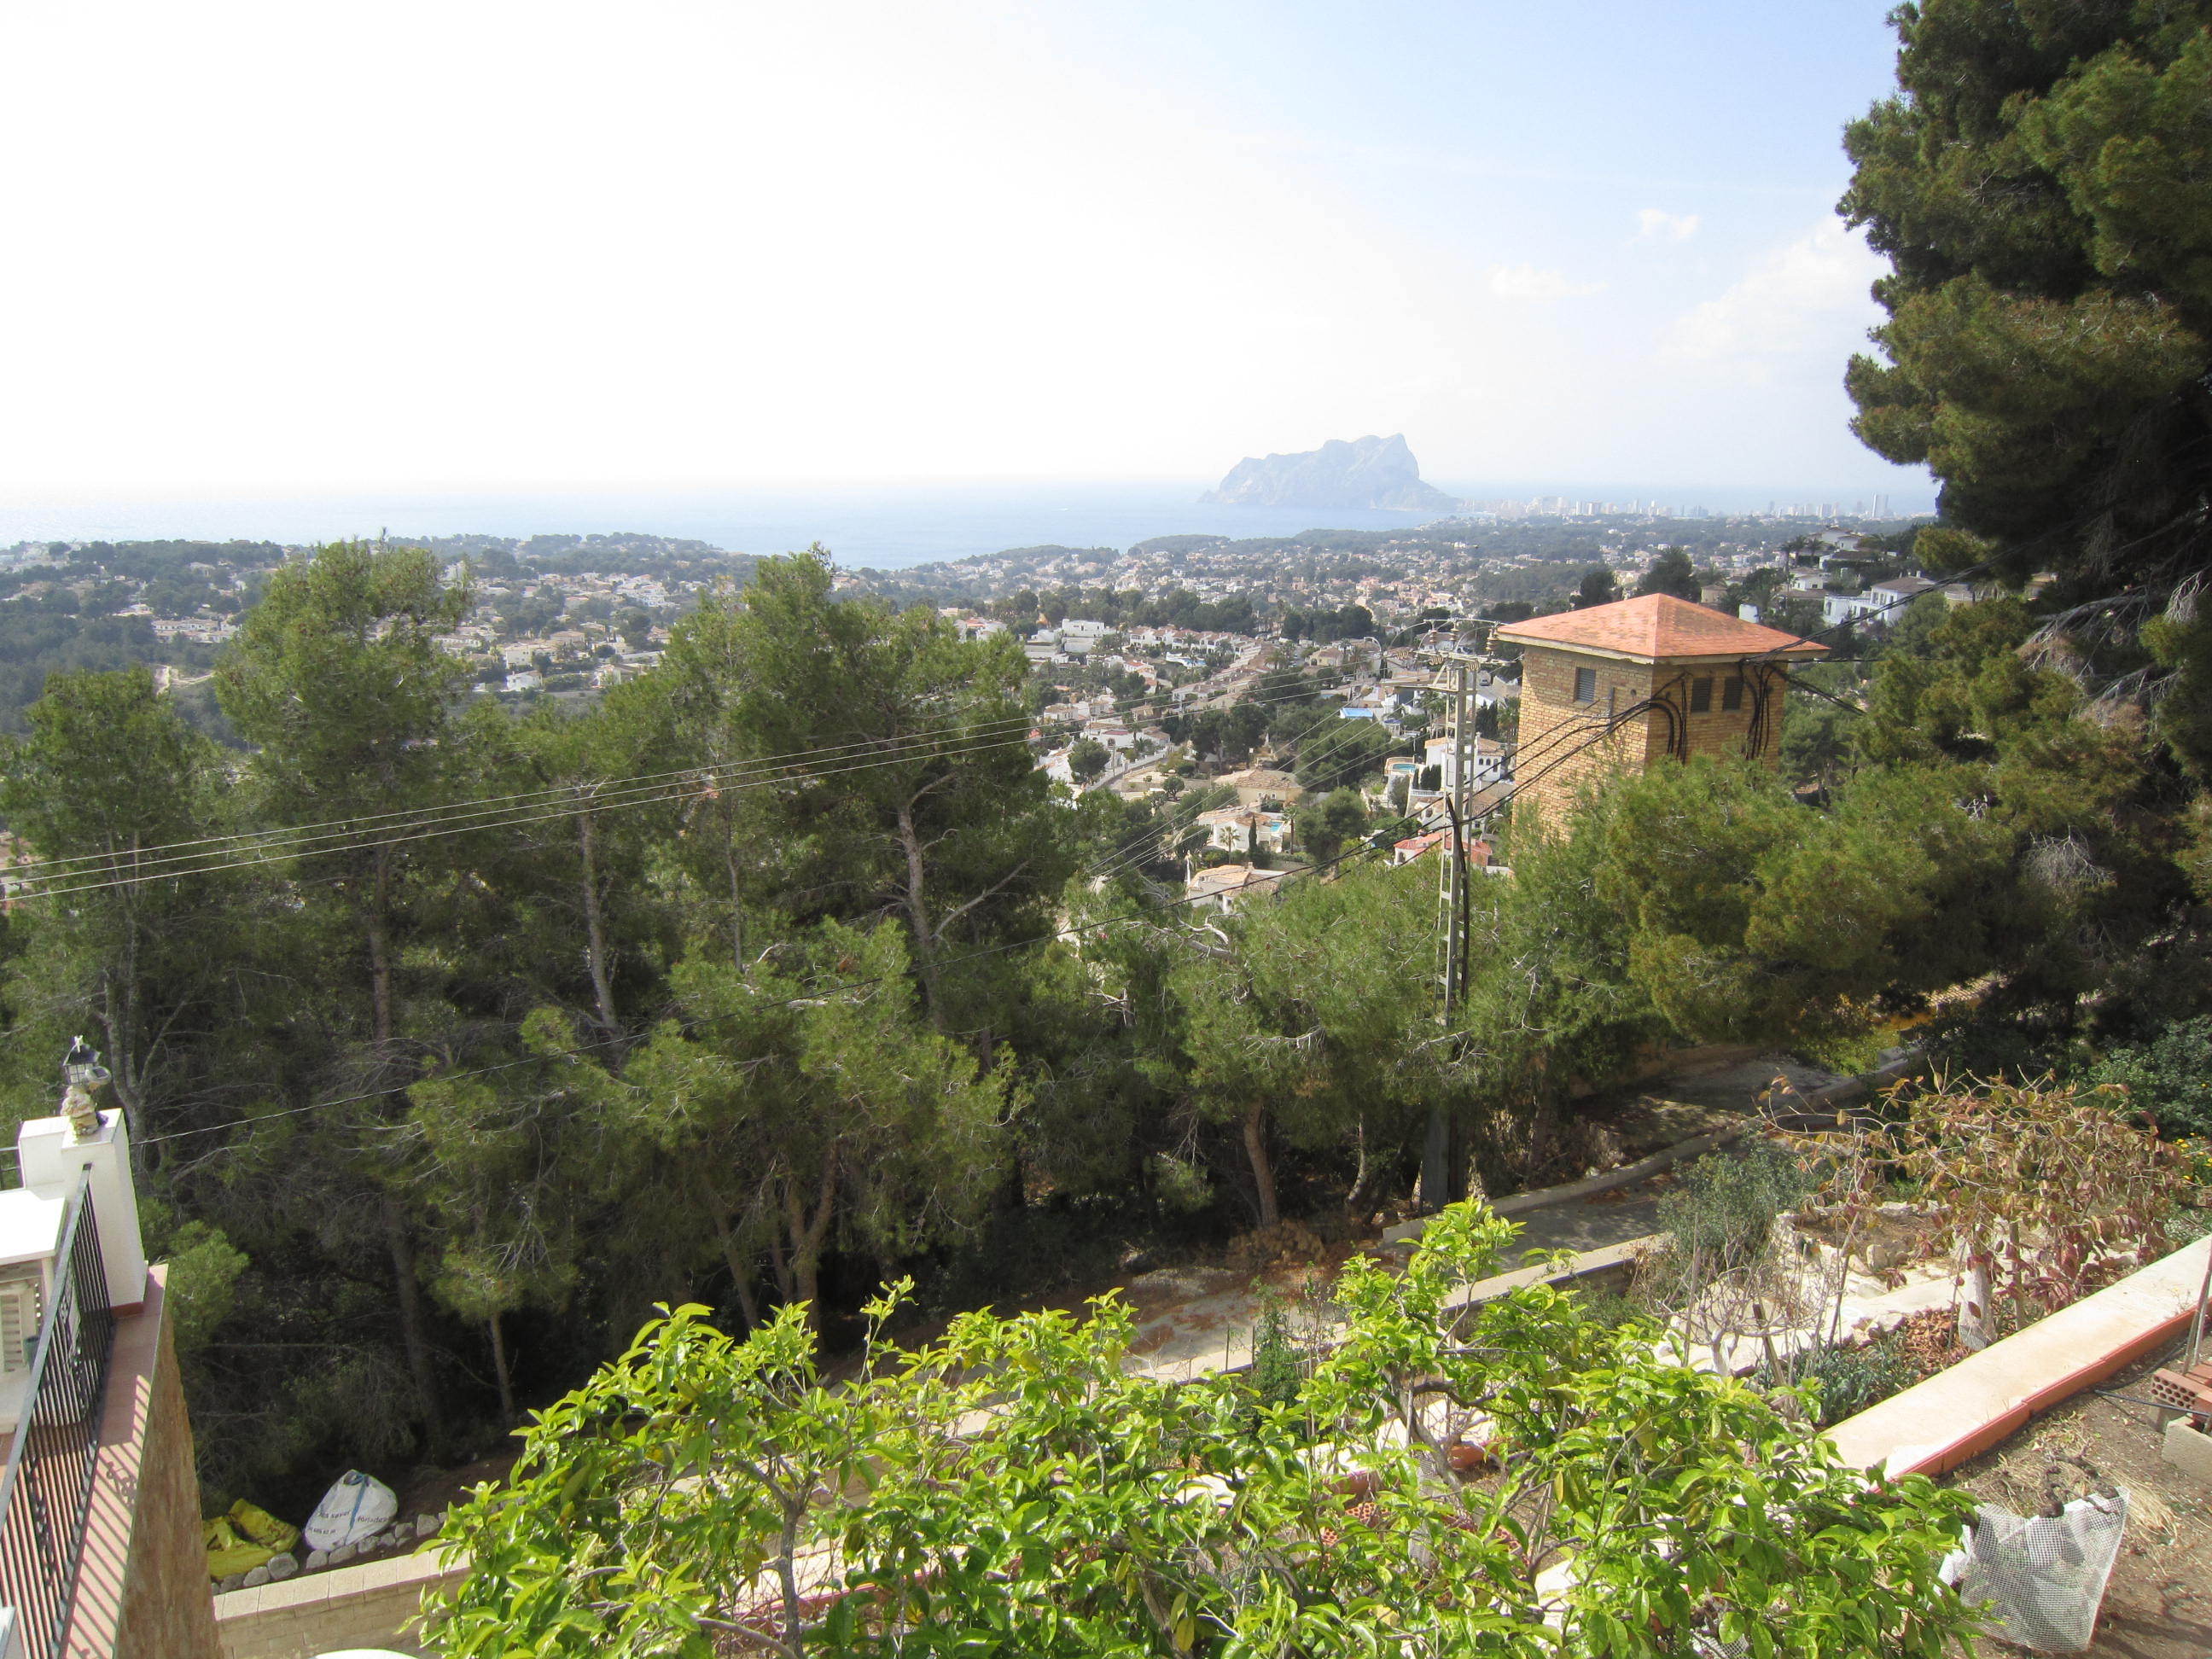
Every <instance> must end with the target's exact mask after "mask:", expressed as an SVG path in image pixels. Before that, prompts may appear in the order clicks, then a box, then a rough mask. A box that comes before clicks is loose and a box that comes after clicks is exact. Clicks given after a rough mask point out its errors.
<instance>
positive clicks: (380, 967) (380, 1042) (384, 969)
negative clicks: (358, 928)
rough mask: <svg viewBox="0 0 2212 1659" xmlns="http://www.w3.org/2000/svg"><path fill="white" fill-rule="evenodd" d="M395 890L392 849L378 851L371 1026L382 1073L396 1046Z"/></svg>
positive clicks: (372, 895)
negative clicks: (389, 913)
mask: <svg viewBox="0 0 2212 1659" xmlns="http://www.w3.org/2000/svg"><path fill="white" fill-rule="evenodd" d="M391 888H392V849H391V848H388V847H380V848H377V849H376V874H375V878H374V881H373V882H372V883H371V884H370V890H369V901H368V919H367V922H366V924H365V926H366V931H367V933H368V1003H369V1018H370V1023H371V1024H372V1026H373V1028H374V1031H375V1034H376V1063H377V1066H378V1068H379V1069H380V1070H381V1069H382V1067H383V1066H384V1064H385V1062H386V1060H388V1059H390V1057H391V1056H390V1054H389V1052H388V1051H389V1049H390V1048H391V1044H392V939H391V934H390V932H389V929H388V927H387V924H386V919H385V914H384V907H385V902H386V896H387V894H389V892H390V891H391Z"/></svg>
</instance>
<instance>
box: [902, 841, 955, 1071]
mask: <svg viewBox="0 0 2212 1659" xmlns="http://www.w3.org/2000/svg"><path fill="white" fill-rule="evenodd" d="M898 838H899V846H900V847H901V848H903V849H904V850H905V853H906V914H907V919H908V921H910V922H911V923H912V924H913V926H914V963H915V968H916V969H919V970H920V972H921V1000H922V1003H923V1005H924V1006H925V1007H926V1008H927V1010H928V1012H929V1024H930V1028H931V1029H932V1030H936V1031H940V1032H941V1031H942V1030H944V1029H945V1009H944V998H943V997H942V996H941V995H940V994H939V986H938V981H937V937H936V935H935V934H934V933H933V932H932V931H931V930H930V926H929V905H928V902H927V898H926V896H925V887H924V882H925V879H926V872H925V866H923V864H922V858H921V835H920V834H919V833H918V832H917V831H916V830H915V827H914V809H913V807H912V806H911V805H909V804H908V803H907V802H905V801H901V802H900V803H899V808H898Z"/></svg>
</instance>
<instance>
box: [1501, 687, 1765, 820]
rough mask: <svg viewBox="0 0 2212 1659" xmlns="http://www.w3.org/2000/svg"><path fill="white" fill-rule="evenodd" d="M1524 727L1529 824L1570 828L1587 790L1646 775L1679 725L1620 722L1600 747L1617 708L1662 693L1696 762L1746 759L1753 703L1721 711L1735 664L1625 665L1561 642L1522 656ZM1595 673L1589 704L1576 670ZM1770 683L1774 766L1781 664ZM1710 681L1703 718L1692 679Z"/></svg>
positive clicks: (1521, 762)
mask: <svg viewBox="0 0 2212 1659" xmlns="http://www.w3.org/2000/svg"><path fill="white" fill-rule="evenodd" d="M1521 665H1522V666H1521V731H1520V738H1519V742H1518V745H1517V750H1516V757H1515V761H1514V780H1515V784H1516V788H1515V792H1514V799H1515V801H1516V805H1517V806H1518V807H1519V808H1521V809H1522V810H1521V811H1519V812H1517V813H1516V816H1518V817H1521V818H1522V822H1523V823H1526V822H1527V821H1528V816H1529V814H1528V811H1527V809H1528V808H1529V807H1532V806H1533V808H1534V816H1535V817H1538V818H1539V819H1541V821H1542V822H1543V823H1547V824H1552V825H1555V826H1556V825H1558V824H1560V823H1564V822H1565V820H1566V818H1567V817H1568V816H1569V815H1570V814H1571V812H1572V811H1573V809H1574V806H1575V803H1576V801H1577V799H1579V797H1580V796H1581V794H1582V792H1583V789H1584V788H1585V787H1592V786H1595V785H1599V784H1601V783H1602V782H1603V781H1604V780H1605V779H1607V777H1610V776H1613V775H1615V774H1618V773H1621V772H1630V771H1636V772H1640V771H1643V770H1644V769H1646V768H1647V767H1649V766H1650V765H1651V764H1653V763H1655V762H1656V761H1659V760H1661V759H1663V758H1664V757H1666V756H1667V754H1668V737H1669V735H1670V732H1671V729H1672V728H1671V726H1670V723H1669V722H1668V719H1667V717H1666V716H1665V715H1664V714H1661V713H1659V712H1658V711H1657V710H1656V709H1652V710H1647V711H1646V712H1644V713H1643V714H1638V715H1634V716H1632V717H1631V718H1629V719H1628V720H1624V721H1622V722H1621V724H1620V727H1619V728H1618V729H1617V730H1616V731H1615V732H1613V734H1612V735H1611V736H1610V737H1607V738H1602V739H1601V740H1599V741H1596V742H1591V741H1590V739H1591V738H1595V737H1596V735H1597V733H1598V732H1600V731H1601V729H1602V726H1603V724H1604V722H1605V720H1606V719H1607V714H1608V712H1609V711H1618V710H1620V709H1625V708H1630V707H1631V706H1632V705H1633V704H1635V703H1638V702H1643V701H1644V700H1645V699H1647V698H1650V697H1653V696H1655V695H1656V696H1660V697H1662V698H1663V699H1664V700H1665V701H1666V702H1669V703H1671V704H1672V705H1674V708H1677V709H1679V710H1681V711H1684V712H1683V718H1684V719H1686V721H1687V724H1688V727H1689V750H1690V753H1691V754H1692V755H1693V756H1696V755H1713V756H1729V755H1741V754H1743V753H1744V752H1745V740H1746V738H1747V737H1748V735H1749V733H1750V731H1751V721H1752V714H1753V705H1754V702H1755V701H1756V700H1755V699H1754V698H1753V696H1752V695H1751V692H1752V688H1751V687H1749V686H1746V688H1745V691H1744V696H1743V700H1742V704H1741V707H1740V708H1735V709H1726V708H1723V707H1722V703H1723V701H1724V696H1723V685H1724V684H1725V683H1726V681H1727V680H1728V679H1729V677H1730V676H1731V675H1733V674H1734V673H1735V668H1734V667H1733V666H1732V665H1694V666H1692V665H1676V664H1669V663H1666V662H1660V663H1657V664H1650V665H1647V664H1644V663H1634V662H1623V661H1620V660H1619V659H1616V658H1611V657H1601V656H1595V655H1590V654H1588V653H1583V652H1580V651H1573V650H1568V649H1564V648H1562V647H1556V646H1534V645H1532V646H1529V647H1526V648H1525V649H1524V650H1523V652H1522V659H1521ZM1578 668H1588V669H1591V670H1594V671H1595V673H1596V676H1597V696H1596V697H1595V700H1594V701H1592V702H1588V703H1578V702H1576V701H1575V700H1574V692H1575V671H1576V670H1577V669H1578ZM1763 672H1764V674H1765V678H1766V684H1767V686H1768V697H1769V702H1768V708H1767V720H1766V740H1765V748H1764V750H1763V751H1762V753H1761V755H1760V758H1761V759H1763V760H1764V761H1765V763H1767V764H1768V765H1770V766H1771V765H1773V764H1774V763H1775V762H1776V759H1777V751H1778V747H1779V744H1780V739H1781V731H1782V696H1783V687H1784V680H1783V677H1782V671H1781V670H1780V669H1779V668H1778V667H1769V668H1766V669H1765V670H1764V671H1763ZM1705 675H1710V676H1711V677H1712V681H1713V688H1712V704H1711V708H1710V709H1709V710H1708V711H1707V712H1706V713H1704V714H1688V713H1687V712H1686V711H1687V710H1688V708H1689V706H1690V686H1689V682H1690V680H1692V679H1693V678H1699V677H1701V676H1705Z"/></svg>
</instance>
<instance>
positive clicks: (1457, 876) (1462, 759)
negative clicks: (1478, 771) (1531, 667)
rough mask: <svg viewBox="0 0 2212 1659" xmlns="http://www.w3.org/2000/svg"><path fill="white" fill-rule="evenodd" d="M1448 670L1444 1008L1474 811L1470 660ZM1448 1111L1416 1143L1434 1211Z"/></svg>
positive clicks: (1453, 1170)
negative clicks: (1448, 748) (1447, 837)
mask: <svg viewBox="0 0 2212 1659" xmlns="http://www.w3.org/2000/svg"><path fill="white" fill-rule="evenodd" d="M1445 661H1446V671H1447V672H1448V673H1449V676H1450V680H1449V691H1448V695H1449V697H1450V700H1451V701H1450V705H1449V712H1448V713H1447V714H1446V715H1445V717H1444V718H1445V720H1446V722H1447V724H1446V726H1445V728H1444V730H1445V733H1446V735H1447V736H1449V738H1451V745H1452V746H1451V764H1450V766H1449V768H1448V769H1447V770H1446V775H1445V776H1444V778H1443V780H1442V781H1443V786H1444V815H1445V819H1446V823H1447V826H1448V828H1447V834H1448V835H1449V840H1448V841H1447V842H1445V844H1444V848H1443V857H1442V858H1441V859H1440V860H1438V861H1437V862H1438V871H1437V902H1438V905H1439V908H1441V909H1442V910H1443V1012H1444V1018H1445V1019H1446V1020H1447V1021H1449V1019H1450V1018H1451V1014H1452V1010H1453V1009H1454V1008H1455V1007H1456V1006H1458V1005H1459V1003H1460V1001H1461V1000H1462V998H1464V997H1465V996H1466V994H1467V987H1468V983H1469V981H1471V979H1472V977H1473V975H1472V973H1471V971H1470V968H1471V964H1470V963H1469V962H1468V945H1469V941H1468V911H1469V909H1470V908H1471V905H1470V902H1469V900H1470V895H1469V893H1468V868H1467V831H1468V825H1469V823H1471V821H1472V819H1473V817H1474V812H1473V807H1474V795H1473V787H1474V676H1475V661H1474V659H1472V658H1469V657H1465V656H1462V655H1460V654H1458V653H1454V654H1453V655H1452V656H1450V657H1449V658H1447V659H1445ZM1454 1127H1455V1126H1454V1125H1453V1123H1452V1121H1451V1115H1450V1114H1449V1112H1447V1111H1446V1110H1445V1109H1443V1105H1442V1104H1441V1103H1434V1104H1431V1106H1430V1108H1429V1121H1428V1133H1427V1136H1426V1138H1425V1140H1424V1141H1423V1143H1422V1147H1421V1208H1422V1210H1423V1212H1425V1213H1427V1214H1431V1215H1433V1214H1435V1213H1436V1212H1437V1211H1438V1210H1441V1209H1443V1207H1444V1206H1446V1205H1447V1204H1449V1203H1451V1202H1453V1201H1454V1200H1455V1199H1457V1198H1458V1196H1459V1191H1458V1188H1459V1164H1460V1159H1459V1156H1458V1152H1459V1149H1458V1148H1457V1147H1456V1146H1454V1144H1453V1143H1454V1142H1455V1140H1456V1139H1458V1137H1457V1136H1456V1135H1455V1134H1454V1133H1452V1131H1453V1128H1454Z"/></svg>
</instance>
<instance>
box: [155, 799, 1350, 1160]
mask: <svg viewBox="0 0 2212 1659" xmlns="http://www.w3.org/2000/svg"><path fill="white" fill-rule="evenodd" d="M1379 850H1380V849H1379V848H1372V847H1369V846H1367V845H1365V844H1364V843H1363V844H1362V845H1360V846H1358V847H1355V848H1347V849H1346V850H1345V851H1344V852H1342V853H1340V854H1338V855H1337V856H1336V857H1335V858H1333V859H1331V860H1328V863H1326V864H1318V865H1314V866H1310V867H1309V868H1307V869H1305V870H1303V871H1300V872H1297V873H1298V874H1299V875H1300V876H1316V875H1320V874H1323V873H1325V872H1328V871H1330V870H1334V869H1335V868H1336V867H1337V866H1339V865H1341V864H1343V863H1345V862H1346V860H1351V859H1354V858H1358V857H1363V856H1367V857H1371V856H1373V855H1374V854H1376V852H1378V851H1379ZM1285 879H1286V880H1287V879H1288V878H1287V877H1286V878H1285ZM1250 885H1251V883H1249V882H1247V883H1245V884H1243V886H1244V887H1249V886H1250ZM1242 890H1243V887H1239V888H1235V889H1231V891H1242ZM1221 896H1222V895H1221V894H1219V893H1186V894H1184V895H1182V896H1181V897H1179V898H1173V899H1169V900H1166V901H1164V902H1159V903H1153V904H1146V905H1139V906H1138V907H1137V908H1138V909H1139V911H1140V912H1144V913H1147V914H1149V913H1152V912H1155V911H1161V910H1171V909H1175V908H1178V907H1180V906H1182V905H1186V904H1200V903H1204V902H1206V901H1207V900H1208V899H1212V898H1218V897H1221ZM1132 919H1133V918H1124V917H1111V916H1109V917H1107V918H1106V919H1104V920H1103V921H1085V922H1075V923H1072V924H1070V925H1069V926H1067V927H1060V928H1055V929H1054V930H1053V931H1052V932H1051V933H1038V934H1036V935H1034V936H1033V937H1031V938H1028V939H1011V940H1008V941H1006V943H1004V944H1000V945H987V946H985V947H984V948H983V949H981V950H979V951H963V952H962V953H961V954H960V955H958V956H957V957H949V958H947V959H945V961H943V962H941V963H939V964H938V965H939V967H941V968H955V967H958V966H960V965H961V964H962V963H969V962H975V961H979V960H981V958H982V957H992V956H1000V955H1003V954H1004V953H1005V952H1006V951H1019V950H1026V949H1028V948H1029V947H1030V946H1031V945H1048V944H1050V943H1051V942H1052V941H1053V940H1054V939H1066V938H1069V937H1071V936H1073V935H1075V934H1079V933H1089V932H1091V931H1093V930H1095V929H1100V928H1104V927H1111V926H1113V925H1114V923H1115V921H1123V920H1132ZM892 977H894V976H893V975H890V974H872V975H869V976H868V977H866V978H865V979H855V980H845V981H840V982H838V983H836V984H833V985H826V986H817V987H814V988H813V989H812V990H811V991H810V992H808V993H807V994H805V995H803V996H796V997H785V998H781V999H780V1000H776V1001H774V1002H763V1003H757V1004H755V1005H753V1006H754V1008H755V1010H757V1011H761V1012H765V1011H767V1010H769V1009H775V1008H791V1007H797V1006H800V1005H802V1004H805V1003H812V1002H818V1001H820V1000H822V999H823V997H825V996H836V995H839V994H843V993H846V992H849V991H862V990H866V989H867V988H868V987H871V986H875V985H881V984H883V983H884V982H885V981H888V980H890V979H891V978H892ZM633 1040H634V1039H633V1038H632V1037H630V1036H627V1035H625V1036H611V1037H602V1038H599V1039H598V1040H597V1041H595V1042H580V1043H577V1044H575V1045H574V1046H573V1047H571V1048H563V1049H562V1050H560V1051H559V1052H558V1053H556V1054H527V1055H525V1056H523V1057H522V1058H520V1059H518V1060H501V1061H500V1062H499V1063H498V1064H497V1065H494V1066H476V1067H473V1068H472V1069H471V1070H469V1071H465V1072H445V1073H438V1074H435V1075H434V1076H430V1077H420V1078H413V1079H409V1080H408V1081H406V1082H404V1083H396V1084H393V1085H392V1086H391V1087H389V1088H385V1089H372V1090H369V1091H366V1092H364V1093H362V1094H356V1095H344V1096H341V1097H338V1098H337V1099H335V1100H317V1101H310V1102H308V1103H306V1104H305V1105H301V1106H288V1107H285V1108H283V1109H281V1110H278V1111H274V1112H261V1113H257V1114H256V1115H253V1116H252V1117H248V1118H241V1119H240V1120H239V1121H236V1122H234V1123H206V1124H202V1125H200V1126H198V1127H195V1128H191V1129H173V1130H171V1131H170V1132H169V1133H167V1134H160V1135H147V1136H144V1137H143V1138H142V1139H139V1140H138V1141H137V1145H138V1146H157V1145H159V1144H161V1142H164V1141H170V1140H182V1139H185V1137H186V1136H188V1135H201V1134H215V1133H220V1132H222V1131H223V1130H226V1129H250V1128H252V1127H254V1126H255V1125H257V1124H261V1123H267V1122H271V1121H274V1120H276V1119H277V1118H280V1117H297V1116H299V1115H301V1113H304V1112H319V1111H326V1110H329V1109H332V1108H334V1107H338V1106H357V1105H360V1104H362V1103H365V1102H368V1101H373V1100H387V1099H389V1098H391V1097H392V1096H393V1095H395V1094H403V1093H404V1092H405V1091H407V1090H409V1089H412V1088H415V1087H417V1086H418V1085H422V1084H426V1083H461V1082H465V1081H467V1080H468V1079H472V1078H479V1077H490V1076H492V1075H494V1074H495V1073H500V1072H511V1071H513V1070H514V1069H515V1068H516V1067H518V1066H534V1065H538V1064H541V1063H543V1062H544V1061H547V1060H568V1059H572V1058H574V1056H576V1055H578V1054H590V1053H592V1052H594V1051H595V1050H598V1049H600V1048H613V1047H616V1046H617V1045H618V1044H621V1043H624V1042H631V1041H633Z"/></svg>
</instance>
